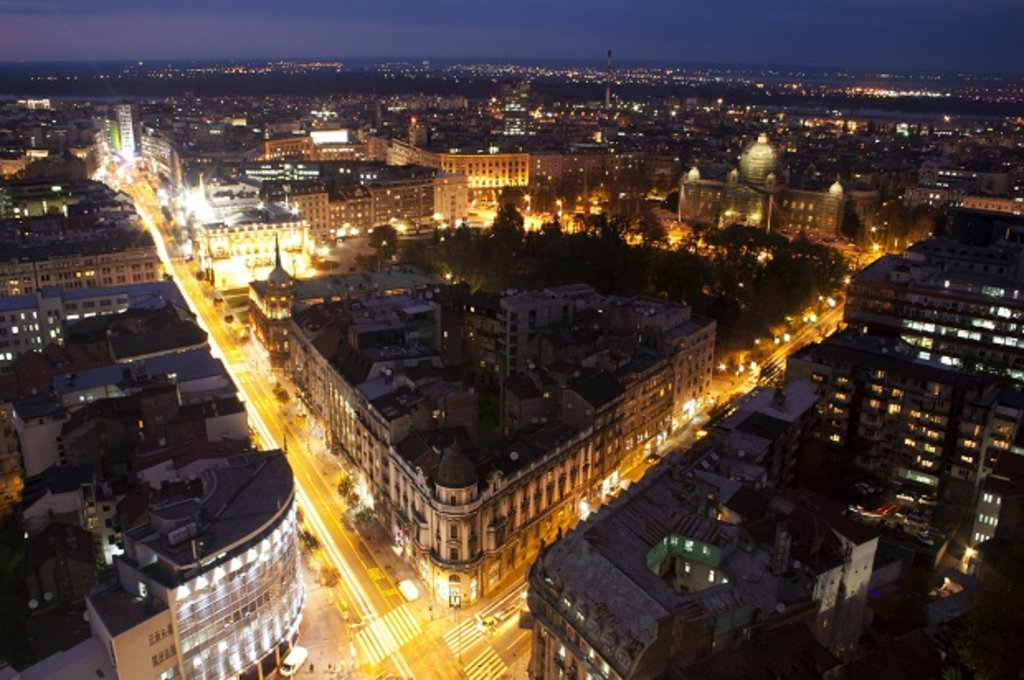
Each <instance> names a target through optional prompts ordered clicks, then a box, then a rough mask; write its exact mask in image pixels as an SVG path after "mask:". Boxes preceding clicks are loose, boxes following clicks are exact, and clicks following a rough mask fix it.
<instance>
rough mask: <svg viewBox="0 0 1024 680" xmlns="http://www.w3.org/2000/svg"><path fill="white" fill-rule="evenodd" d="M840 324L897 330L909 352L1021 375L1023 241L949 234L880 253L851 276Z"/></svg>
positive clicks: (894, 332) (958, 365) (1010, 375)
mask: <svg viewBox="0 0 1024 680" xmlns="http://www.w3.org/2000/svg"><path fill="white" fill-rule="evenodd" d="M844 318H845V321H846V323H847V324H849V325H851V326H854V327H858V328H863V329H866V330H868V331H869V332H872V333H878V334H885V335H890V336H898V337H901V338H903V339H904V340H906V341H907V342H908V343H910V344H911V345H912V346H913V348H914V352H915V354H916V356H918V357H920V358H922V359H932V360H934V361H937V362H939V363H941V364H944V365H946V366H949V367H952V368H956V369H958V370H960V371H962V372H963V371H966V372H974V371H978V370H980V371H987V372H991V373H995V374H998V375H1002V376H1006V377H1008V378H1010V379H1012V380H1014V381H1017V382H1022V381H1024V246H1022V245H1021V244H1018V243H1012V242H1009V241H1006V240H1003V239H1001V238H1000V239H998V240H995V241H993V242H991V243H989V244H987V245H967V244H965V243H962V242H960V241H957V240H953V239H949V238H933V239H928V240H925V241H920V242H918V243H915V244H914V245H912V246H911V247H910V248H908V249H907V251H906V253H904V254H903V255H902V256H900V255H887V256H884V257H882V258H880V259H878V260H876V261H875V262H873V263H872V264H870V265H868V266H867V267H865V268H864V269H863V270H861V271H860V272H858V273H857V274H856V275H855V276H854V277H853V280H852V281H851V282H850V286H849V289H848V291H847V302H846V308H845V310H844Z"/></svg>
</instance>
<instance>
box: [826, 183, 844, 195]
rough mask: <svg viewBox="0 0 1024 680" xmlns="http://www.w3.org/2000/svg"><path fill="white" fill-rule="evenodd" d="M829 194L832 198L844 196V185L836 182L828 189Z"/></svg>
mask: <svg viewBox="0 0 1024 680" xmlns="http://www.w3.org/2000/svg"><path fill="white" fill-rule="evenodd" d="M828 193H829V195H830V196H842V195H843V185H842V184H841V183H840V182H839V180H836V181H835V182H834V183H833V184H832V186H830V187H829V188H828Z"/></svg>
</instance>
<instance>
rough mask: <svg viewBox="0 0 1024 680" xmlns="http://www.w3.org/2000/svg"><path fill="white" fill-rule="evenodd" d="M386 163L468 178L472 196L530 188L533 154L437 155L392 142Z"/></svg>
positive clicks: (495, 152)
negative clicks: (490, 191)
mask: <svg viewBox="0 0 1024 680" xmlns="http://www.w3.org/2000/svg"><path fill="white" fill-rule="evenodd" d="M484 151H487V153H484ZM385 159H386V161H387V163H388V165H422V166H424V167H428V168H436V169H439V170H443V171H444V172H446V173H448V174H449V175H465V177H466V181H467V187H468V188H469V190H470V192H474V191H477V190H480V189H492V190H497V189H502V188H504V187H525V186H529V184H530V154H529V153H526V152H512V153H500V152H497V151H494V150H493V149H491V150H486V149H485V150H483V151H481V152H480V153H471V152H468V151H467V152H463V151H461V150H459V149H452V150H449V151H444V152H437V151H429V150H427V149H422V148H420V147H418V146H414V145H412V144H409V143H407V142H403V141H401V140H398V139H391V140H387V146H386V151H385Z"/></svg>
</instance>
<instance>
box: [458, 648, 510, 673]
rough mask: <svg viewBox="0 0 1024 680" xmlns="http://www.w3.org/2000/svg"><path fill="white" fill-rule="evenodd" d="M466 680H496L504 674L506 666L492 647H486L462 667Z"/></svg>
mask: <svg viewBox="0 0 1024 680" xmlns="http://www.w3.org/2000/svg"><path fill="white" fill-rule="evenodd" d="M464 669H465V671H466V678H467V679H468V680H497V678H500V677H501V676H503V675H504V674H505V671H507V670H508V666H506V665H505V662H504V661H502V659H501V657H500V656H498V653H497V652H495V651H494V648H493V647H487V648H486V649H485V650H484V651H483V652H481V653H480V654H479V655H478V656H477V657H476V658H475V659H473V660H472V661H470V662H469V663H468V664H466V665H465V667H464Z"/></svg>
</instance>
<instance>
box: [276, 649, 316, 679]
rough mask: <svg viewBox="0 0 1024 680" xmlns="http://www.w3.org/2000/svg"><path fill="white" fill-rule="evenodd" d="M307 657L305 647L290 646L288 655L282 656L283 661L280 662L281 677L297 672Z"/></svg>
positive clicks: (288, 676) (290, 675) (287, 676)
mask: <svg viewBox="0 0 1024 680" xmlns="http://www.w3.org/2000/svg"><path fill="white" fill-rule="evenodd" d="M308 657H309V652H308V651H306V648H305V647H298V646H296V647H292V651H290V652H288V655H287V656H285V657H284V661H282V662H281V668H280V671H281V677H284V678H290V677H292V676H293V675H295V674H296V673H298V672H299V669H300V668H302V664H304V663H306V659H307V658H308Z"/></svg>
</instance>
